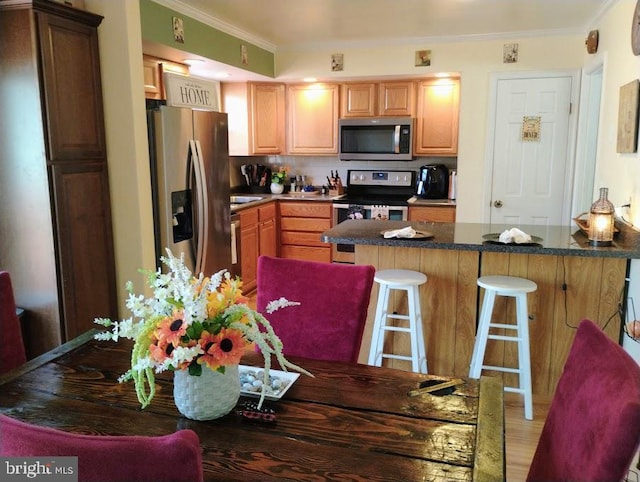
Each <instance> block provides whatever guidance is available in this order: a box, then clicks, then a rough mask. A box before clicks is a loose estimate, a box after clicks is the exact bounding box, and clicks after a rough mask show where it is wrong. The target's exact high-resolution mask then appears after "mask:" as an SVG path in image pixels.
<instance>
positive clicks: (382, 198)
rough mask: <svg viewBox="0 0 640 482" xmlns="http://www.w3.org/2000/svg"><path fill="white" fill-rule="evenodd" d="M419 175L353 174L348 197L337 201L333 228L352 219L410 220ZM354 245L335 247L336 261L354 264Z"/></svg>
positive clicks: (362, 172)
mask: <svg viewBox="0 0 640 482" xmlns="http://www.w3.org/2000/svg"><path fill="white" fill-rule="evenodd" d="M415 183H416V173H415V171H386V170H375V171H367V170H350V171H348V173H347V186H346V190H347V193H346V194H345V195H343V196H340V198H338V199H335V200H334V201H333V225H334V226H335V225H336V224H339V223H341V222H343V221H346V220H348V219H380V220H384V219H391V220H404V221H406V220H407V213H408V202H407V201H408V200H409V199H410V198H411V197H412V196H413V195H414V193H415ZM354 249H355V247H354V246H353V245H346V244H334V245H333V260H334V261H338V262H345V263H353V262H354Z"/></svg>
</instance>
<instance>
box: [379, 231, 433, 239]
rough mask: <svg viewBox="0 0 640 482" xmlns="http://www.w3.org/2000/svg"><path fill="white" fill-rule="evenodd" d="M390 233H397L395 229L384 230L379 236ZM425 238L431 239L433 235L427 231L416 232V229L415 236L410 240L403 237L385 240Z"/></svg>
mask: <svg viewBox="0 0 640 482" xmlns="http://www.w3.org/2000/svg"><path fill="white" fill-rule="evenodd" d="M390 231H397V229H385V230H384V231H380V234H382V235H383V236H384V235H385V233H388V232H390ZM426 238H433V233H430V232H429V231H418V230H417V229H416V234H415V235H414V236H413V237H412V238H405V237H401V238H398V237H396V236H394V237H392V238H387V239H426Z"/></svg>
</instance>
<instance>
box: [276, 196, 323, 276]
mask: <svg viewBox="0 0 640 482" xmlns="http://www.w3.org/2000/svg"><path fill="white" fill-rule="evenodd" d="M279 210H280V256H281V257H282V258H295V259H304V260H308V261H321V262H325V263H330V262H331V245H330V244H329V243H323V242H321V241H320V235H321V234H322V232H324V231H326V230H328V229H330V228H331V210H332V207H331V203H325V202H318V201H291V202H289V201H280V202H279Z"/></svg>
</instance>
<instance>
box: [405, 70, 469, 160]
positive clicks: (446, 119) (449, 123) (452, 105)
mask: <svg viewBox="0 0 640 482" xmlns="http://www.w3.org/2000/svg"><path fill="white" fill-rule="evenodd" d="M417 85H418V105H417V114H416V124H415V129H416V132H415V135H414V139H415V148H414V151H413V152H414V154H415V155H416V156H433V155H438V156H455V155H457V154H458V115H459V108H458V104H459V93H460V81H459V80H458V79H428V80H421V81H419V82H418V84H417Z"/></svg>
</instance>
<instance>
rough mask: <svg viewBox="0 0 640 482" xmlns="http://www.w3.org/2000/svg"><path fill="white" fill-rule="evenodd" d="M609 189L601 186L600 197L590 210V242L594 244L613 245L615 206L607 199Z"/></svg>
mask: <svg viewBox="0 0 640 482" xmlns="http://www.w3.org/2000/svg"><path fill="white" fill-rule="evenodd" d="M608 193H609V189H607V188H606V187H601V188H600V197H599V198H598V199H597V200H596V202H594V203H593V204H592V205H591V210H590V211H589V230H588V233H589V244H591V245H592V246H611V243H612V241H613V215H614V207H613V204H612V203H611V201H609V199H607V195H608Z"/></svg>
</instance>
